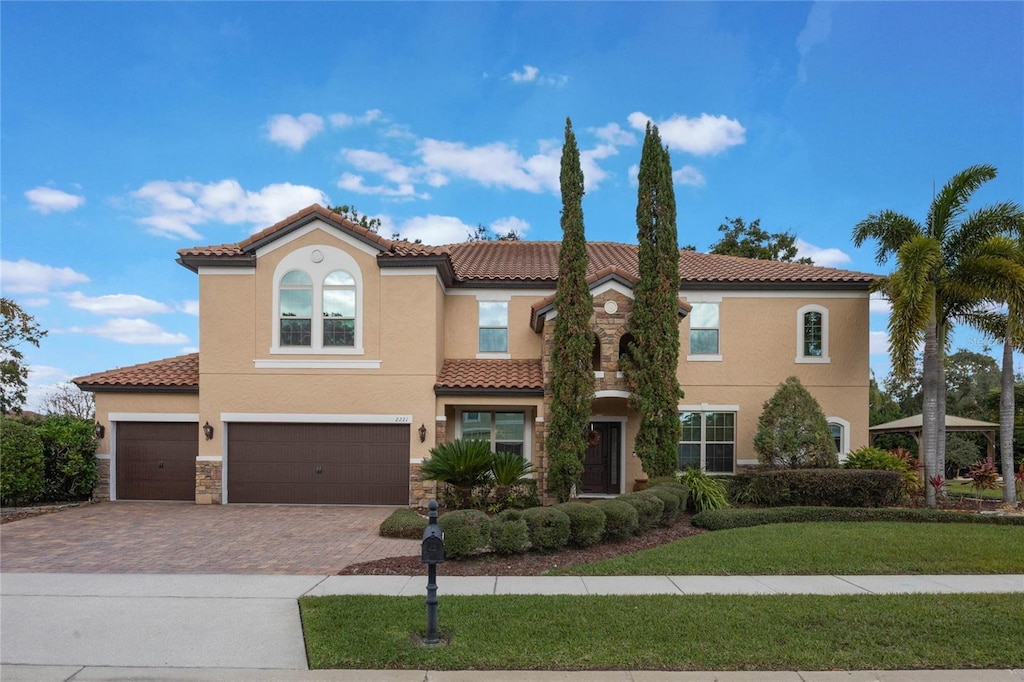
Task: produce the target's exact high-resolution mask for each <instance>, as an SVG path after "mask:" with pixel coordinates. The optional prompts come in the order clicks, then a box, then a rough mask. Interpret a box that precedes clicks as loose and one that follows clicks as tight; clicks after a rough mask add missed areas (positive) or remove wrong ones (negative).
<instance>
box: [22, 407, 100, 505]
mask: <svg viewBox="0 0 1024 682" xmlns="http://www.w3.org/2000/svg"><path fill="white" fill-rule="evenodd" d="M93 426H94V425H93V422H92V420H90V419H80V418H78V417H71V416H67V415H54V416H50V417H47V418H46V419H45V420H43V422H42V423H41V424H40V425H39V427H38V429H37V433H39V437H40V438H41V439H42V441H43V466H44V476H45V478H46V492H45V493H44V496H45V498H46V499H47V500H50V501H53V502H62V501H64V500H81V499H88V498H90V497H92V490H93V488H95V487H96V481H97V479H98V478H99V476H98V474H97V473H96V437H95V435H94V433H93Z"/></svg>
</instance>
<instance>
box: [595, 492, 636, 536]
mask: <svg viewBox="0 0 1024 682" xmlns="http://www.w3.org/2000/svg"><path fill="white" fill-rule="evenodd" d="M590 504H591V506H593V507H597V508H598V509H600V510H601V511H603V512H604V539H605V540H622V539H623V538H628V537H629V536H631V535H634V534H636V529H637V525H638V523H639V522H638V520H637V517H638V514H637V513H636V509H635V508H634V507H633V505H631V504H627V503H625V502H623V501H621V500H596V501H594V502H591V503H590Z"/></svg>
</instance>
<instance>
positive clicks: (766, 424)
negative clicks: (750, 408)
mask: <svg viewBox="0 0 1024 682" xmlns="http://www.w3.org/2000/svg"><path fill="white" fill-rule="evenodd" d="M763 409H764V411H763V412H761V417H760V418H759V419H758V421H757V434H756V435H755V436H754V450H756V451H757V455H758V459H760V460H761V463H762V464H764V465H765V466H767V467H771V468H773V469H805V468H810V467H836V466H839V459H838V457H837V456H836V443H835V441H834V440H832V434H831V433H830V432H829V428H828V421H827V420H826V419H825V413H824V412H822V411H821V406H820V405H818V401H817V400H815V399H814V396H812V395H811V394H810V392H809V391H808V390H807V389H806V388H804V386H803V384H801V383H800V379H798V378H797V377H795V376H792V377H789V378H788V379H786V380H785V381H784V382H782V383H781V384H779V387H778V389H777V390H776V391H775V395H773V396H772V397H771V398H769V399H768V400H767V401H765V403H764V408H763Z"/></svg>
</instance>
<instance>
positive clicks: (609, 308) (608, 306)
mask: <svg viewBox="0 0 1024 682" xmlns="http://www.w3.org/2000/svg"><path fill="white" fill-rule="evenodd" d="M604 311H605V312H606V313H608V314H609V315H614V314H615V313H617V312H619V304H618V303H616V302H615V301H605V302H604Z"/></svg>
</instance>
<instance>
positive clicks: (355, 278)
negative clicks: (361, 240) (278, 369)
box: [270, 246, 363, 354]
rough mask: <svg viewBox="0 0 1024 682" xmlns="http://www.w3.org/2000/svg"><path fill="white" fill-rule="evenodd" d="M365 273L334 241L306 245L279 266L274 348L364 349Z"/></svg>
mask: <svg viewBox="0 0 1024 682" xmlns="http://www.w3.org/2000/svg"><path fill="white" fill-rule="evenodd" d="M361 298H362V276H361V273H360V270H359V266H358V265H357V264H356V262H355V259H354V258H352V256H350V255H349V254H347V253H346V252H344V251H342V250H341V249H338V248H335V247H330V246H314V247H304V248H301V249H297V250H296V251H294V252H292V253H290V254H288V255H287V256H285V257H284V258H283V259H282V260H281V262H280V263H279V264H278V266H277V268H276V269H275V271H274V302H273V305H274V316H273V319H274V321H275V323H274V329H273V333H272V338H271V348H270V352H271V353H311V354H362V352H363V350H362V310H361V308H362V306H361Z"/></svg>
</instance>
